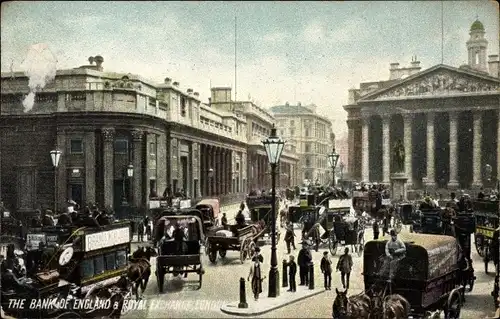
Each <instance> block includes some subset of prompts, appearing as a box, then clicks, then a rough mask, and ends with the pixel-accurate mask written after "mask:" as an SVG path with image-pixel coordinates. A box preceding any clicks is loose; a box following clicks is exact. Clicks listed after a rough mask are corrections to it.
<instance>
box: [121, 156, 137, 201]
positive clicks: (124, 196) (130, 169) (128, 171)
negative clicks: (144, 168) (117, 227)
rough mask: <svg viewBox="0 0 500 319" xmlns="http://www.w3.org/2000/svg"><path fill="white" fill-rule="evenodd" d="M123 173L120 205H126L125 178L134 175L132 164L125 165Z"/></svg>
mask: <svg viewBox="0 0 500 319" xmlns="http://www.w3.org/2000/svg"><path fill="white" fill-rule="evenodd" d="M124 175H125V176H123V183H122V187H123V198H122V205H123V206H126V205H128V200H127V195H126V194H125V180H126V179H129V178H132V176H134V166H133V165H132V164H129V165H128V166H127V168H126V171H125V174H124Z"/></svg>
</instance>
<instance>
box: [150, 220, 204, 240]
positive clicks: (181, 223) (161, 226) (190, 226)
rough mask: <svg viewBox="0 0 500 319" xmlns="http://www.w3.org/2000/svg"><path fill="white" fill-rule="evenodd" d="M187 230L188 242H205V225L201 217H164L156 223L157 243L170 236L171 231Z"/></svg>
mask: <svg viewBox="0 0 500 319" xmlns="http://www.w3.org/2000/svg"><path fill="white" fill-rule="evenodd" d="M179 227H180V228H183V229H186V233H185V234H186V236H187V240H189V241H196V240H203V239H204V234H203V224H202V222H201V219H200V217H198V216H194V215H171V216H163V217H161V218H159V219H158V220H157V221H156V224H155V237H154V239H155V242H158V241H160V239H161V238H162V237H163V236H165V235H171V234H169V230H173V229H176V228H179Z"/></svg>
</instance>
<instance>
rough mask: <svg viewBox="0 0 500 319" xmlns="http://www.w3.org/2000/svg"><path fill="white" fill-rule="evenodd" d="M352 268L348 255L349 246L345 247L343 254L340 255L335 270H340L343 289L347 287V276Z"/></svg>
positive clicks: (350, 258)
mask: <svg viewBox="0 0 500 319" xmlns="http://www.w3.org/2000/svg"><path fill="white" fill-rule="evenodd" d="M351 270H352V257H351V255H349V248H347V247H346V249H345V250H344V254H343V255H342V256H340V258H339V261H338V263H337V271H340V280H341V281H342V286H343V287H344V289H349V277H350V276H351Z"/></svg>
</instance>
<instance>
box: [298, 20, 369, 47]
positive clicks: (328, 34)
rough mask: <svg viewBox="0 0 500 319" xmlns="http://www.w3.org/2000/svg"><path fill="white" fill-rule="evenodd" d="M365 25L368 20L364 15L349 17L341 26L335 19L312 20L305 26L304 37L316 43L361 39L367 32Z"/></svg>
mask: <svg viewBox="0 0 500 319" xmlns="http://www.w3.org/2000/svg"><path fill="white" fill-rule="evenodd" d="M365 26H366V22H365V20H364V18H362V17H357V18H351V19H348V20H346V21H345V22H343V23H341V24H340V26H339V25H336V24H335V22H333V21H329V22H324V21H320V20H312V21H310V22H309V23H308V24H307V25H306V26H305V28H304V30H303V33H302V37H303V39H304V40H305V41H307V42H309V43H316V44H317V43H324V42H328V43H339V42H341V43H343V42H348V41H360V37H362V36H363V34H364V33H365V30H364V27H365Z"/></svg>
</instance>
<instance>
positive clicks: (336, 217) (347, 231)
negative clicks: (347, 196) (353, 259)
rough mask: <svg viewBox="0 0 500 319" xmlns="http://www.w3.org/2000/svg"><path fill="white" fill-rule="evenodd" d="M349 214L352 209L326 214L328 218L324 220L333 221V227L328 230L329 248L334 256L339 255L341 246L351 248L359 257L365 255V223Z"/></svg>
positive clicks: (342, 209)
mask: <svg viewBox="0 0 500 319" xmlns="http://www.w3.org/2000/svg"><path fill="white" fill-rule="evenodd" d="M349 213H350V208H348V207H345V208H333V209H328V210H327V211H326V213H325V217H326V218H325V219H323V220H327V221H329V220H333V223H332V227H330V228H328V229H329V234H328V238H329V245H328V246H329V249H330V253H331V254H332V255H335V254H336V253H337V248H338V247H339V246H341V245H343V246H348V245H349V246H351V250H352V251H354V252H356V253H357V254H358V256H361V255H362V254H363V247H364V244H365V239H364V238H365V226H364V222H363V221H362V219H360V218H358V217H356V216H352V215H349ZM330 216H331V217H330ZM327 224H328V223H327ZM352 248H353V249H352Z"/></svg>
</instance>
